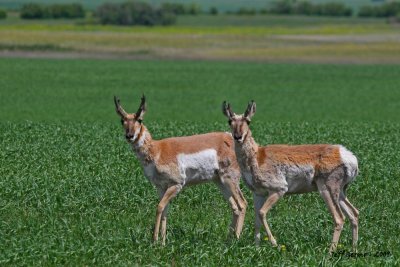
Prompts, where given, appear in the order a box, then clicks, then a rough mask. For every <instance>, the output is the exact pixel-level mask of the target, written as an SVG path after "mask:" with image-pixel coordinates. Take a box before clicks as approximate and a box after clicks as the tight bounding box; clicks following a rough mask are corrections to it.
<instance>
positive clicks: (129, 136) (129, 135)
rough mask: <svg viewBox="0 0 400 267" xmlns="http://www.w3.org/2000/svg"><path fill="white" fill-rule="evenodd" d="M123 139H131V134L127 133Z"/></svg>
mask: <svg viewBox="0 0 400 267" xmlns="http://www.w3.org/2000/svg"><path fill="white" fill-rule="evenodd" d="M125 137H126V139H131V138H132V137H133V134H131V133H127V134H126V135H125Z"/></svg>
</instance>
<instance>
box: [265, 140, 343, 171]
mask: <svg viewBox="0 0 400 267" xmlns="http://www.w3.org/2000/svg"><path fill="white" fill-rule="evenodd" d="M257 161H258V164H259V166H260V167H261V168H262V165H264V164H265V163H266V162H267V161H272V162H274V163H276V164H278V163H279V164H288V165H311V166H313V167H314V168H315V171H316V172H317V173H327V172H330V171H332V170H333V169H334V168H336V167H338V166H339V165H340V164H341V159H340V154H339V147H338V146H333V145H297V146H289V145H269V146H265V147H259V148H258V151H257Z"/></svg>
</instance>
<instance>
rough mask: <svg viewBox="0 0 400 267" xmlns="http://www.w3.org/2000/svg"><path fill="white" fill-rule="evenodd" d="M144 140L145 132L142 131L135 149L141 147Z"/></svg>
mask: <svg viewBox="0 0 400 267" xmlns="http://www.w3.org/2000/svg"><path fill="white" fill-rule="evenodd" d="M145 139H146V132H145V131H144V132H143V134H142V136H141V137H140V139H139V141H138V142H137V144H136V146H137V147H141V146H143V144H144V140H145Z"/></svg>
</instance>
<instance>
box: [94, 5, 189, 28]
mask: <svg viewBox="0 0 400 267" xmlns="http://www.w3.org/2000/svg"><path fill="white" fill-rule="evenodd" d="M174 8H175V7H174ZM179 12H181V10H178V9H173V7H172V5H171V6H168V8H167V9H165V8H162V7H161V8H157V7H155V6H152V5H150V4H148V3H144V2H125V3H105V4H103V5H101V6H99V7H98V8H97V9H96V11H95V13H94V16H95V17H96V18H97V19H98V20H99V22H100V23H101V24H114V25H146V26H153V25H170V24H173V23H175V21H176V14H179Z"/></svg>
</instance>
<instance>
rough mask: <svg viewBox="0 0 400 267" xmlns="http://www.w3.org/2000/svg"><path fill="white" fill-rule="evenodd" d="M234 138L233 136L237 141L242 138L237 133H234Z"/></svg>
mask: <svg viewBox="0 0 400 267" xmlns="http://www.w3.org/2000/svg"><path fill="white" fill-rule="evenodd" d="M234 138H235V140H237V141H238V140H240V139H242V136H241V135H240V136H239V135H235V136H234Z"/></svg>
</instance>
